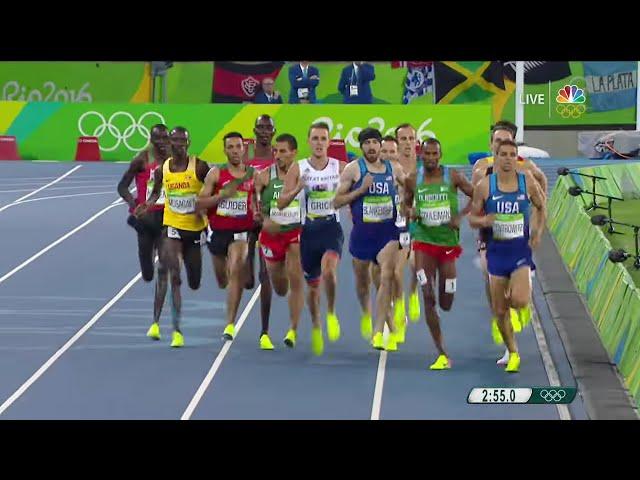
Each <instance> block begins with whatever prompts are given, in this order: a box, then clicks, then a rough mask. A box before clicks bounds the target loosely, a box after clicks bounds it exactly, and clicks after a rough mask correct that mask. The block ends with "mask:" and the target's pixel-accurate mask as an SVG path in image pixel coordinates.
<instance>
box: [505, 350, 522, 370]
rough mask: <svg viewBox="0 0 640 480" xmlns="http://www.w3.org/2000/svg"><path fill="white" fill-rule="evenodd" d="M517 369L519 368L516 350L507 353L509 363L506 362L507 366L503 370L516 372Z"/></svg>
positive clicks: (518, 355) (518, 357)
mask: <svg viewBox="0 0 640 480" xmlns="http://www.w3.org/2000/svg"><path fill="white" fill-rule="evenodd" d="M518 370H520V354H519V353H518V352H512V353H511V354H510V355H509V363H507V368H505V369H504V371H505V372H509V373H516V372H517V371H518Z"/></svg>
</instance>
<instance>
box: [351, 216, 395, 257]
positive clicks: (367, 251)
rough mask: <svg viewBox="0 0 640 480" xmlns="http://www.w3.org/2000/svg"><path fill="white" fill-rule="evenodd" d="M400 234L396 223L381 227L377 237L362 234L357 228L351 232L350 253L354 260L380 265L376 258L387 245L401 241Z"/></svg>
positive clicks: (376, 233) (376, 234)
mask: <svg viewBox="0 0 640 480" xmlns="http://www.w3.org/2000/svg"><path fill="white" fill-rule="evenodd" d="M399 239H400V232H399V230H398V227H396V226H395V224H394V223H388V224H384V225H379V227H378V229H377V231H376V232H375V235H372V234H371V233H367V232H360V231H358V230H357V229H356V227H354V228H353V230H351V236H350V237H349V253H351V256H352V257H353V258H357V259H358V260H362V261H365V262H366V261H369V262H374V263H376V264H377V263H378V261H377V260H376V257H377V256H378V253H380V250H382V249H383V248H384V247H385V246H386V245H387V243H389V242H391V241H394V240H399Z"/></svg>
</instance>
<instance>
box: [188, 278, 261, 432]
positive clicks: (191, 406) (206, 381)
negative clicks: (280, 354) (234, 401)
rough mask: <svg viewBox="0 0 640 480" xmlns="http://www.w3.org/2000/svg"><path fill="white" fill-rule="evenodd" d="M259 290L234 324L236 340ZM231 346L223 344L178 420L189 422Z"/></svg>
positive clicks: (254, 293) (258, 289)
mask: <svg viewBox="0 0 640 480" xmlns="http://www.w3.org/2000/svg"><path fill="white" fill-rule="evenodd" d="M261 288H262V286H261V285H258V288H256V289H255V291H254V292H253V295H252V296H251V299H250V300H249V303H247V306H246V307H244V310H243V311H242V314H241V315H240V318H239V319H238V321H237V322H236V338H237V337H238V333H240V329H241V328H242V325H243V324H244V321H245V320H246V319H247V317H248V316H249V313H250V312H251V309H252V308H253V305H254V304H255V303H256V300H258V297H259V296H260V289H261ZM232 344H233V342H224V345H223V346H222V349H221V350H220V352H219V353H218V356H217V357H216V359H215V360H214V361H213V365H211V368H210V369H209V372H208V373H207V375H206V376H205V377H204V380H203V381H202V383H201V384H200V386H199V387H198V390H197V391H196V393H195V395H194V396H193V398H192V399H191V402H189V405H188V406H187V409H186V410H185V411H184V413H183V414H182V417H180V420H189V419H190V418H191V415H193V412H194V410H195V409H196V408H197V406H198V403H200V400H201V399H202V397H203V396H204V394H205V392H206V391H207V388H208V387H209V385H210V384H211V382H212V380H213V377H214V376H215V374H216V372H217V371H218V369H219V368H220V365H222V361H223V360H224V357H225V356H226V355H227V352H228V351H229V349H230V348H231V345H232Z"/></svg>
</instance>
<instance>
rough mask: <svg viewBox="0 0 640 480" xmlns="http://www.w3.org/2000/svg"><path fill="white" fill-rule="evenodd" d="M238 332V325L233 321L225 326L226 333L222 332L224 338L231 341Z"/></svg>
mask: <svg viewBox="0 0 640 480" xmlns="http://www.w3.org/2000/svg"><path fill="white" fill-rule="evenodd" d="M235 334H236V326H235V325H234V324H233V323H230V324H228V325H227V326H226V327H224V333H223V334H222V338H223V339H224V340H228V341H231V340H233V337H234V336H235Z"/></svg>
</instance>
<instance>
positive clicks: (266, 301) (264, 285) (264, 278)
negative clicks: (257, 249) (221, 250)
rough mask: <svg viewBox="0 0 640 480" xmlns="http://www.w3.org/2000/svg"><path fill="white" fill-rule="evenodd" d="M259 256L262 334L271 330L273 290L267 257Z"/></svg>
mask: <svg viewBox="0 0 640 480" xmlns="http://www.w3.org/2000/svg"><path fill="white" fill-rule="evenodd" d="M247 255H248V252H247ZM258 257H259V260H258V261H259V262H260V272H259V274H258V275H259V279H260V321H261V323H262V334H266V333H267V332H268V331H269V315H270V314H271V298H272V297H273V292H272V289H271V280H270V279H269V273H268V271H267V265H266V262H265V259H264V258H263V257H262V255H258ZM251 264H252V265H253V260H251ZM249 276H250V277H251V278H252V277H253V275H252V273H249ZM285 294H286V292H285Z"/></svg>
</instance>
